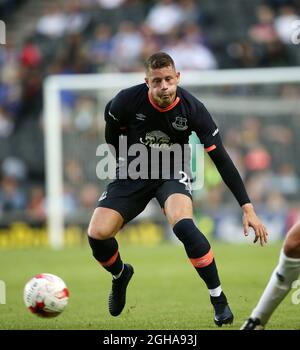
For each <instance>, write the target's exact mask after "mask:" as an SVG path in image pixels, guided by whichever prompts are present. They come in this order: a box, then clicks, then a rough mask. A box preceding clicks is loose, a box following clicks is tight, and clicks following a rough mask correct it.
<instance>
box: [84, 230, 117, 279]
mask: <svg viewBox="0 0 300 350" xmlns="http://www.w3.org/2000/svg"><path fill="white" fill-rule="evenodd" d="M88 239H89V243H90V246H91V248H92V251H93V256H94V258H95V259H96V260H97V261H98V262H99V263H100V264H101V265H102V266H103V267H104V268H105V270H107V271H109V272H110V273H111V274H112V275H118V274H119V273H120V272H121V271H122V269H123V262H122V260H121V257H120V253H119V250H118V248H119V247H118V242H117V240H116V239H115V238H109V239H104V240H100V239H95V238H92V237H90V236H88Z"/></svg>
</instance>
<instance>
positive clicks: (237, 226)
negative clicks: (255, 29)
mask: <svg viewBox="0 0 300 350" xmlns="http://www.w3.org/2000/svg"><path fill="white" fill-rule="evenodd" d="M181 77H182V78H181V83H180V86H182V87H184V88H187V89H188V90H189V91H190V92H191V93H193V94H194V95H195V96H196V97H198V98H199V99H200V100H201V101H202V102H203V103H204V104H205V105H206V107H207V109H208V110H209V111H210V113H211V114H212V115H213V118H214V119H215V121H216V123H217V124H218V127H219V129H220V132H221V136H222V138H223V142H224V144H225V147H226V149H227V150H228V152H229V154H230V155H231V157H232V159H233V161H234V163H235V164H236V166H237V168H238V169H239V171H240V173H241V175H242V177H243V179H244V181H245V184H246V186H247V189H248V192H249V194H250V196H251V199H252V201H253V203H254V204H255V206H256V208H257V211H258V212H259V214H260V215H261V216H262V218H263V220H264V221H265V223H266V225H267V226H268V229H269V231H271V237H273V239H278V238H280V237H282V234H283V233H284V232H285V230H286V227H287V226H288V225H290V224H291V223H292V221H293V220H296V216H297V214H295V213H297V208H299V202H300V189H299V186H300V184H299V177H300V162H299V152H300V100H299V96H300V68H268V69H247V70H224V71H222V70H219V71H206V72H181ZM143 79H144V76H143V74H142V73H130V74H97V75H63V76H50V77H48V78H47V79H46V80H45V83H44V97H45V99H44V100H45V104H44V130H45V151H46V179H47V182H46V187H47V215H48V232H49V241H50V244H51V245H52V246H53V247H55V248H59V247H62V246H63V245H64V237H65V232H66V228H67V227H70V226H72V227H80V228H81V229H82V230H85V229H86V228H87V225H88V222H89V219H90V217H91V215H92V212H93V208H94V207H95V204H96V202H97V199H98V198H99V197H100V195H101V193H102V192H103V191H104V189H105V186H106V184H107V183H108V182H109V179H108V180H103V179H101V180H100V179H99V178H98V177H97V175H96V168H97V163H98V162H99V156H98V155H97V153H96V152H97V147H98V146H99V145H100V144H104V143H105V140H104V118H103V115H104V107H105V105H106V103H107V102H108V101H109V100H110V99H111V98H112V97H113V96H114V95H115V94H116V93H117V92H118V91H119V90H121V89H123V88H127V87H130V86H132V85H135V84H140V83H141V82H143ZM190 142H191V144H197V143H199V140H198V139H197V137H196V136H195V135H192V136H191V138H190ZM297 160H298V161H297ZM196 161H198V159H197V160H196V159H195V158H194V159H193V158H192V162H193V167H194V165H195V162H196ZM204 165H205V166H204V186H203V187H202V188H201V189H200V190H197V191H195V192H194V195H193V198H194V207H195V217H196V218H197V220H199V222H200V223H201V225H202V226H201V227H204V228H203V230H204V231H205V232H206V233H207V232H208V233H212V234H214V235H215V237H217V238H220V239H223V240H227V241H235V242H236V241H239V239H244V238H243V235H242V233H241V232H242V226H241V218H240V209H239V207H238V205H237V203H236V202H235V200H234V198H233V196H232V195H231V193H230V191H228V190H227V189H226V187H225V186H224V185H223V183H222V181H221V179H220V176H219V174H218V173H217V171H216V169H215V168H214V166H213V165H212V164H211V162H210V161H209V159H208V157H207V156H204ZM139 219H140V220H146V222H147V224H146V225H148V226H147V230H148V231H147V232H152V233H151V234H148V233H147V237H148V238H146V239H150V240H151V239H152V240H153V241H155V240H156V239H159V238H158V236H159V235H166V236H168V232H167V230H164V229H160V230H159V227H160V226H159V225H161V222H164V219H163V216H162V214H161V212H160V209H159V207H158V205H154V204H153V203H150V204H149V206H148V207H147V208H146V210H145V212H144V213H142V214H141V215H140V217H139ZM155 224H157V226H154V225H155ZM143 231H144V230H143ZM158 232H159V233H158ZM138 235H139V234H138V233H137V231H136V230H133V231H132V232H131V239H132V240H137V241H138V240H139V239H140V238H138ZM149 237H152V238H149ZM271 239H272V238H271Z"/></svg>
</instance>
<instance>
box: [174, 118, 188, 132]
mask: <svg viewBox="0 0 300 350" xmlns="http://www.w3.org/2000/svg"><path fill="white" fill-rule="evenodd" d="M186 122H187V118H184V117H180V116H179V117H176V119H175V121H174V122H173V123H172V125H173V128H174V129H176V130H179V131H184V130H186V129H187V128H188V126H187V125H186Z"/></svg>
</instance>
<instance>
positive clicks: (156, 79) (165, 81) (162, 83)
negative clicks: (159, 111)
mask: <svg viewBox="0 0 300 350" xmlns="http://www.w3.org/2000/svg"><path fill="white" fill-rule="evenodd" d="M179 77H180V73H179V72H176V71H175V69H174V67H172V66H168V67H164V68H160V69H150V70H149V71H148V74H147V77H146V78H145V81H146V84H147V86H148V88H149V92H150V95H151V98H152V99H153V101H154V102H155V103H156V104H157V105H158V106H159V107H162V108H165V107H168V106H169V105H170V104H172V103H173V102H174V100H175V98H176V90H177V85H178V83H179Z"/></svg>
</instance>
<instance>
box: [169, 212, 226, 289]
mask: <svg viewBox="0 0 300 350" xmlns="http://www.w3.org/2000/svg"><path fill="white" fill-rule="evenodd" d="M173 231H174V233H175V235H176V236H177V237H178V239H179V240H180V241H181V242H182V243H183V245H184V248H185V251H186V253H187V256H188V257H189V259H190V261H191V263H192V264H193V266H194V267H195V269H196V271H197V272H198V274H199V276H200V277H201V278H202V279H203V280H204V282H205V284H206V286H207V288H208V289H215V288H217V287H219V286H220V279H219V276H218V270H217V266H216V263H215V259H214V257H213V252H212V249H211V247H210V244H209V242H208V240H207V239H206V237H205V236H204V234H203V233H202V232H201V231H200V230H199V229H198V228H197V227H196V225H195V224H194V222H193V220H192V219H182V220H180V221H178V222H177V223H176V224H175V225H174V227H173Z"/></svg>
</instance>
